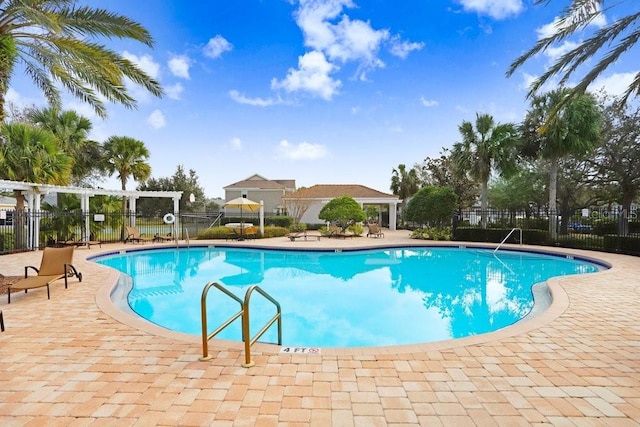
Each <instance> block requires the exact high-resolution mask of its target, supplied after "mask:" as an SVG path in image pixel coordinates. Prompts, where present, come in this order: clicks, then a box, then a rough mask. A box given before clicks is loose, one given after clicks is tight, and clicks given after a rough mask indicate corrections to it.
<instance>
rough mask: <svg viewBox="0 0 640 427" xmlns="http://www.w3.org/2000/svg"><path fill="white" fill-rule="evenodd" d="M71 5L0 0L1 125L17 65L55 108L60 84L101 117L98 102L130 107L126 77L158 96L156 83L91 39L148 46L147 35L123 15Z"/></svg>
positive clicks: (63, 0) (70, 1)
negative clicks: (116, 39)
mask: <svg viewBox="0 0 640 427" xmlns="http://www.w3.org/2000/svg"><path fill="white" fill-rule="evenodd" d="M76 4H77V1H76V0H2V1H0V7H1V9H0V10H1V14H0V122H2V121H3V120H4V104H5V95H6V91H7V89H8V82H9V80H10V78H11V74H12V71H13V69H14V67H15V66H16V65H17V63H20V64H21V65H22V66H23V67H24V72H25V74H27V75H28V76H29V77H31V79H32V80H33V82H34V83H35V84H36V86H38V87H39V88H40V89H41V90H42V92H43V93H44V95H45V96H46V98H47V100H48V101H49V102H50V103H51V104H52V105H54V106H57V105H60V89H59V86H60V85H61V86H62V87H64V88H65V89H67V90H68V91H69V92H70V93H71V94H73V95H74V96H76V97H77V98H79V99H81V100H82V101H84V102H87V103H88V104H90V105H91V106H92V107H93V109H94V110H95V111H96V113H97V114H98V115H99V116H101V117H105V116H106V107H105V105H104V101H103V98H104V99H106V100H107V101H110V102H116V103H120V104H123V105H125V106H126V107H128V108H132V107H135V105H136V101H135V99H133V98H132V97H131V95H130V94H129V93H128V91H127V89H126V85H125V80H124V79H125V77H126V78H128V79H129V80H131V81H133V82H134V83H136V84H139V85H142V86H143V87H144V88H145V89H147V90H148V91H149V92H151V93H152V94H154V95H156V96H161V95H162V89H161V87H160V84H159V83H158V82H157V81H155V80H154V79H152V78H151V77H150V76H149V75H148V74H146V73H145V72H144V71H142V70H141V69H140V68H139V67H138V66H137V65H135V64H134V63H132V62H131V61H129V60H127V59H126V58H124V57H123V56H122V55H120V54H118V53H116V52H114V51H112V50H110V49H108V48H107V47H106V46H104V45H102V44H100V43H98V42H95V41H92V40H95V39H97V38H104V39H114V38H118V39H132V40H135V41H139V42H141V43H144V44H145V45H147V46H150V47H152V46H153V39H152V38H151V35H150V34H149V33H148V31H147V30H146V29H145V28H144V27H143V26H142V25H140V24H139V23H137V22H135V21H133V20H131V19H129V18H127V17H125V16H122V15H118V14H115V13H112V12H109V11H107V10H105V9H98V8H92V7H88V6H77V5H76Z"/></svg>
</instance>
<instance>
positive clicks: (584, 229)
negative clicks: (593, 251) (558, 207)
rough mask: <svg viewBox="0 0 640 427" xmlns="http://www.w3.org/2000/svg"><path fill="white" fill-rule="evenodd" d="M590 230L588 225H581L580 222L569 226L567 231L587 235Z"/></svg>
mask: <svg viewBox="0 0 640 427" xmlns="http://www.w3.org/2000/svg"><path fill="white" fill-rule="evenodd" d="M592 228H593V227H591V226H590V225H589V224H582V223H580V222H572V223H570V224H569V229H570V230H572V231H576V232H578V233H587V232H589V231H591V229H592Z"/></svg>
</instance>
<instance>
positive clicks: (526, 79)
mask: <svg viewBox="0 0 640 427" xmlns="http://www.w3.org/2000/svg"><path fill="white" fill-rule="evenodd" d="M537 78H538V76H534V75H532V74H529V73H522V84H521V85H520V89H522V90H524V91H527V92H528V91H529V90H530V89H531V85H532V84H533V82H534V81H535V80H536V79H537ZM557 88H558V80H557V79H554V78H552V79H549V80H547V82H546V83H545V84H543V85H542V87H540V89H538V91H537V92H536V93H537V94H541V93H546V92H551V91H552V90H554V89H557Z"/></svg>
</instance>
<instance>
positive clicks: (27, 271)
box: [24, 265, 40, 279]
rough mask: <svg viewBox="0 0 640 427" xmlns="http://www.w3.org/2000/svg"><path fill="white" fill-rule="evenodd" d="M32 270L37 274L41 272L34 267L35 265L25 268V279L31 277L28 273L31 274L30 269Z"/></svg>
mask: <svg viewBox="0 0 640 427" xmlns="http://www.w3.org/2000/svg"><path fill="white" fill-rule="evenodd" d="M30 268H31V269H33V270H35V272H36V273H39V272H40V270H39V269H38V268H37V267H34V266H33V265H27V266H25V268H24V278H25V279H26V278H27V277H28V275H29V274H28V273H29V269H30Z"/></svg>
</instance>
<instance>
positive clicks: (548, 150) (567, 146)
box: [522, 88, 602, 237]
mask: <svg viewBox="0 0 640 427" xmlns="http://www.w3.org/2000/svg"><path fill="white" fill-rule="evenodd" d="M601 123H602V113H601V111H600V108H599V106H598V103H597V102H596V100H595V98H594V97H593V96H592V95H590V94H584V95H580V96H578V97H574V98H571V92H570V90H569V89H564V88H560V89H556V90H553V91H551V92H547V93H546V94H543V95H539V96H535V97H534V98H533V99H532V101H531V108H530V109H529V111H527V114H526V116H525V119H524V121H523V123H522V132H523V142H524V148H525V154H527V155H528V156H530V157H536V156H537V157H541V158H543V159H545V160H547V161H548V162H549V211H550V220H549V232H550V233H551V235H552V237H555V236H556V234H557V223H556V220H555V214H556V212H557V187H558V162H559V160H560V159H563V158H567V157H572V156H580V155H584V154H586V153H588V152H590V151H591V150H593V149H594V148H596V146H597V145H598V143H599V141H600V128H601Z"/></svg>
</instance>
